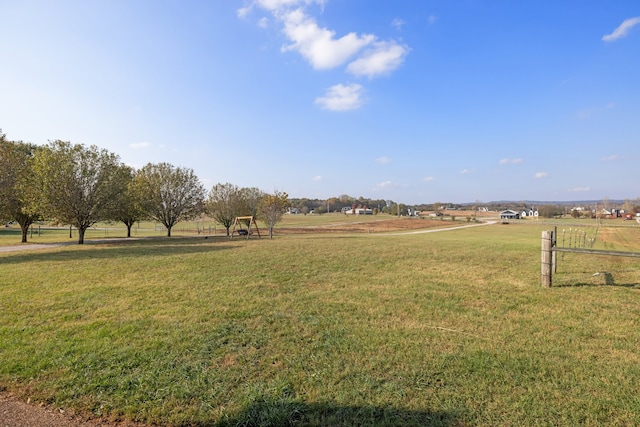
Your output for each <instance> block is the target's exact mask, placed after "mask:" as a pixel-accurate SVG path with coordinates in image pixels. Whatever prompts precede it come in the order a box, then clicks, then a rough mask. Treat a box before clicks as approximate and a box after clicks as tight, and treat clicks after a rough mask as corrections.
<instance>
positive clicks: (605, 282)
mask: <svg viewBox="0 0 640 427" xmlns="http://www.w3.org/2000/svg"><path fill="white" fill-rule="evenodd" d="M592 277H594V279H595V281H594V282H592V283H589V282H584V281H582V282H576V283H564V284H560V285H554V287H556V288H573V287H586V286H593V287H594V286H598V287H599V286H616V287H622V288H640V283H616V280H615V278H614V276H613V274H611V273H609V272H603V273H595V274H593V276H592Z"/></svg>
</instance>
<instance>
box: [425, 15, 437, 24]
mask: <svg viewBox="0 0 640 427" xmlns="http://www.w3.org/2000/svg"><path fill="white" fill-rule="evenodd" d="M437 20H438V17H437V16H436V15H429V17H428V18H427V23H428V24H429V25H433V24H435V23H436V21H437Z"/></svg>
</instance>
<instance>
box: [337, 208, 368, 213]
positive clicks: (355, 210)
mask: <svg viewBox="0 0 640 427" xmlns="http://www.w3.org/2000/svg"><path fill="white" fill-rule="evenodd" d="M344 213H345V215H373V210H372V209H369V208H355V209H349V210H346V211H344Z"/></svg>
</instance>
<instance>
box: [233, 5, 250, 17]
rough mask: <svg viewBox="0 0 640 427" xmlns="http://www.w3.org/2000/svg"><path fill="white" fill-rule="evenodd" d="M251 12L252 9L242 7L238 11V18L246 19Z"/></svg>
mask: <svg viewBox="0 0 640 427" xmlns="http://www.w3.org/2000/svg"><path fill="white" fill-rule="evenodd" d="M249 12H251V7H241V8H240V9H238V10H237V11H236V14H237V15H238V18H246V16H247V15H248V14H249Z"/></svg>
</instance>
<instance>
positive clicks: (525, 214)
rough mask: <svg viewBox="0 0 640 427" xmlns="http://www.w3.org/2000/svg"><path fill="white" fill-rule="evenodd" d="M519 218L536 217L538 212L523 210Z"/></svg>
mask: <svg viewBox="0 0 640 427" xmlns="http://www.w3.org/2000/svg"><path fill="white" fill-rule="evenodd" d="M520 216H521V217H522V218H526V217H534V216H538V211H537V210H535V209H524V210H523V211H522V213H521V214H520Z"/></svg>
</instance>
